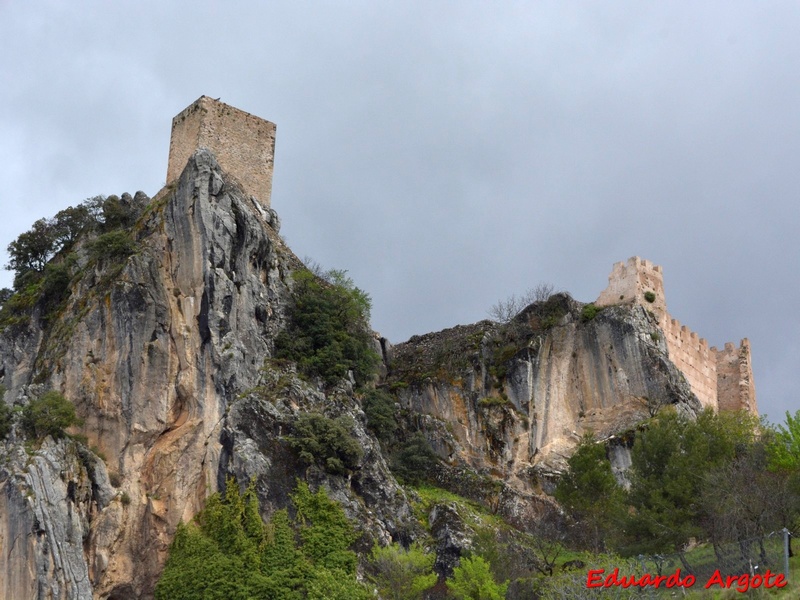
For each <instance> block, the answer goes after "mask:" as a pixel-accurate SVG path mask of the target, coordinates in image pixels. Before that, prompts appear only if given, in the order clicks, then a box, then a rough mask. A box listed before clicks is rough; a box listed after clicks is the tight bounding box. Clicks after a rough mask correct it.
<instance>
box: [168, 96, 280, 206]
mask: <svg viewBox="0 0 800 600" xmlns="http://www.w3.org/2000/svg"><path fill="white" fill-rule="evenodd" d="M199 148H207V149H208V150H211V152H213V153H214V156H215V157H216V159H217V162H219V164H220V166H221V167H222V169H223V171H225V172H226V173H228V174H229V175H231V176H233V177H234V178H235V179H236V180H237V181H238V183H239V184H240V185H241V186H242V188H243V189H244V191H245V192H246V193H247V194H248V195H250V196H253V197H255V198H256V199H257V200H258V201H259V203H260V204H261V206H262V207H264V209H269V207H270V201H271V196H272V169H273V162H274V155H275V124H274V123H270V122H269V121H265V120H264V119H260V118H258V117H256V116H253V115H251V114H250V113H246V112H244V111H243V110H239V109H238V108H234V107H233V106H229V105H227V104H225V103H224V102H220V101H219V100H214V99H213V98H209V97H208V96H201V97H200V98H198V99H197V100H196V101H195V102H194V103H192V104H191V105H190V106H188V107H187V108H185V109H184V110H183V111H181V112H180V113H179V114H178V115H177V116H176V117H175V118H174V119H173V120H172V136H171V138H170V143H169V164H168V166H167V184H170V183H172V182H174V181H175V180H177V179H178V177H179V176H180V174H181V172H182V171H183V169H184V167H185V166H186V163H187V162H188V161H189V158H190V157H191V156H192V154H194V152H195V150H197V149H199Z"/></svg>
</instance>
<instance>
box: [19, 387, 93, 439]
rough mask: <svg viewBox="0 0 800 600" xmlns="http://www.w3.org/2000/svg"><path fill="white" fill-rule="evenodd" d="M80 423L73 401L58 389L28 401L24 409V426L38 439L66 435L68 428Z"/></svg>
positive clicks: (31, 435) (29, 433)
mask: <svg viewBox="0 0 800 600" xmlns="http://www.w3.org/2000/svg"><path fill="white" fill-rule="evenodd" d="M78 424H80V419H78V417H77V415H76V414H75V407H74V406H73V405H72V403H71V402H70V401H69V400H67V399H66V398H64V396H62V395H61V394H60V393H58V392H56V391H50V392H47V393H45V394H43V395H42V396H41V397H39V398H36V399H34V400H31V401H30V402H28V404H27V405H26V406H25V408H23V409H22V427H23V428H24V429H25V432H26V433H27V434H28V435H29V436H30V437H34V438H37V439H41V438H44V437H47V436H48V435H50V436H53V438H55V439H59V438H62V437H64V436H65V435H66V431H65V430H66V429H67V428H68V427H71V426H72V425H78Z"/></svg>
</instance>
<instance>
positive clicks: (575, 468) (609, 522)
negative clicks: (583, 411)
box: [555, 435, 623, 552]
mask: <svg viewBox="0 0 800 600" xmlns="http://www.w3.org/2000/svg"><path fill="white" fill-rule="evenodd" d="M567 464H568V465H569V470H568V471H567V472H566V473H565V474H564V475H563V476H562V477H561V480H560V481H559V483H558V487H556V491H555V497H556V500H558V501H559V502H560V503H561V505H562V506H563V507H564V508H566V509H567V510H568V511H569V512H570V513H571V514H572V515H573V517H574V518H575V519H577V520H578V521H580V522H582V523H585V524H586V526H585V527H583V528H581V529H580V535H579V536H576V537H577V538H578V539H576V541H577V542H578V543H580V544H581V545H584V546H586V547H589V548H591V549H592V550H593V551H594V552H600V551H602V550H604V549H605V548H606V546H607V545H608V544H609V543H610V542H611V541H612V540H613V539H614V537H615V532H616V530H617V529H618V527H619V521H620V518H621V513H622V511H623V489H622V487H620V486H619V484H618V483H617V481H616V479H615V478H614V474H613V473H612V471H611V463H610V462H609V461H608V459H607V458H606V450H605V447H604V446H603V445H602V444H598V443H597V442H596V440H595V439H594V437H593V436H591V435H587V436H585V437H584V438H583V439H582V440H581V443H580V445H579V446H578V448H577V450H576V451H575V453H574V454H573V455H572V456H571V457H570V459H569V460H568V461H567Z"/></svg>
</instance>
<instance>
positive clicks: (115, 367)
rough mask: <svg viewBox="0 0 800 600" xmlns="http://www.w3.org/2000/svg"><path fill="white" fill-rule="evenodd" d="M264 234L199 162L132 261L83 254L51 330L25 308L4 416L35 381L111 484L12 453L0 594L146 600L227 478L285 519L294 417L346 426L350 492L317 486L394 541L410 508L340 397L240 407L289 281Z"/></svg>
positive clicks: (275, 243)
mask: <svg viewBox="0 0 800 600" xmlns="http://www.w3.org/2000/svg"><path fill="white" fill-rule="evenodd" d="M137 198H138V200H139V201H141V200H142V198H141V196H137ZM277 223H278V220H277V215H275V214H274V213H267V212H266V211H265V210H264V209H263V208H262V207H261V206H260V205H259V204H258V203H257V202H256V201H255V200H253V199H252V198H250V197H249V196H246V195H245V194H244V193H243V192H242V191H241V190H240V189H239V188H238V187H237V186H236V184H235V183H233V182H232V181H228V179H227V178H226V175H225V174H224V173H223V172H222V171H221V170H220V168H219V166H218V164H217V163H216V161H215V159H214V157H213V155H212V154H211V153H210V152H208V151H206V150H199V151H198V152H197V153H195V154H194V156H193V157H192V159H191V160H190V161H189V164H188V165H187V167H186V169H185V170H184V172H183V174H182V175H181V177H180V178H179V180H178V181H177V182H176V183H175V184H174V185H172V186H170V187H168V188H165V189H164V190H162V191H161V192H160V193H159V194H158V195H157V196H156V197H155V198H154V199H153V200H152V201H150V202H149V204H147V206H146V207H144V210H143V211H142V215H141V216H140V217H139V221H138V223H137V225H136V226H135V227H134V228H133V230H132V233H133V235H135V241H136V252H135V253H134V254H133V255H132V256H129V257H127V258H125V259H124V260H122V261H120V260H115V259H114V258H113V257H100V258H99V259H97V260H90V252H89V249H88V248H86V247H81V246H79V247H78V248H77V249H76V250H75V252H74V256H75V257H76V260H77V262H78V267H79V269H78V275H76V276H75V277H74V278H73V280H72V282H71V284H70V285H71V294H70V296H69V300H68V301H67V304H66V306H65V307H64V309H63V310H62V311H60V312H59V314H58V315H57V317H56V318H55V319H52V318H50V319H44V318H43V316H42V315H41V314H39V313H37V312H36V311H34V314H33V315H32V317H31V318H30V320H29V322H28V323H27V324H23V325H20V326H15V327H13V328H7V329H6V330H4V331H3V332H2V334H0V377H1V378H2V380H1V381H0V382H1V383H2V384H3V385H4V386H5V388H6V389H7V393H6V396H5V397H6V401H7V402H8V401H14V400H15V399H17V400H19V402H22V403H24V402H25V390H26V386H28V385H29V384H31V383H32V382H36V383H38V384H40V386H41V387H42V389H55V390H58V391H60V392H61V393H62V394H63V395H64V396H65V397H66V398H68V399H69V400H71V401H72V402H73V403H74V404H75V406H76V408H77V411H78V414H79V416H80V417H81V418H82V419H83V425H82V426H81V427H80V428H79V430H78V431H77V433H80V434H82V435H84V436H86V438H87V444H86V445H87V446H88V447H92V448H93V449H94V451H95V453H96V454H98V455H102V456H103V457H104V460H105V465H107V470H108V473H109V476H110V477H111V479H112V480H114V481H115V482H116V483H118V485H119V487H117V488H116V489H114V490H113V492H112V491H110V490H111V489H112V488H110V487H109V485H108V483H107V480H106V479H105V476H104V475H103V473H104V472H105V470H104V469H101V468H98V469H94V470H92V469H90V468H89V467H86V466H84V467H80V464H84V465H86V464H89V463H90V462H91V461H90V459H89V458H86V457H85V456H84V459H83V460H84V462H83V463H80V461H79V462H78V463H75V462H74V460H73V458H71V457H69V456H66V455H65V453H67V452H68V450H67V448H68V447H72V446H69V444H70V443H71V444H73V445H75V444H77V443H76V442H69V443H67V442H60V443H59V444H57V445H55V446H54V447H51V444H50V442H45V443H44V445H42V447H41V448H39V449H38V450H36V449H32V452H33V455H32V458H31V459H30V460H27V459H25V457H24V456H23V454H24V451H21V450H20V448H19V445H15V444H14V443H13V441H12V442H10V443H9V444H8V446H7V450H6V456H9V457H11V458H7V459H5V463H7V466H5V467H4V470H3V472H2V475H0V481H1V482H2V483H0V485H2V486H3V487H4V492H5V493H4V494H3V496H2V497H3V500H2V501H3V502H4V504H3V509H4V510H3V512H2V513H0V514H2V525H1V526H0V530H2V531H4V534H3V535H4V539H5V540H9V542H7V543H14V544H15V546H14V551H13V552H10V553H9V552H8V551H5V552H4V556H5V557H6V558H5V560H6V561H7V563H8V564H6V565H5V567H7V568H5V569H2V567H3V565H0V569H2V570H3V571H4V572H6V573H10V572H13V573H15V574H18V575H15V576H14V577H11V578H7V579H5V580H4V582H3V584H2V586H0V591H2V593H1V594H0V597H5V598H14V599H15V600H17V599H20V600H26V599H28V598H42V599H44V598H58V599H61V598H70V599H73V598H81V599H83V598H91V597H95V598H109V599H115V600H127V599H133V598H137V599H138V598H149V597H151V596H152V592H153V586H154V584H155V581H156V578H157V576H158V574H159V573H160V569H161V566H162V565H163V561H164V559H165V556H166V552H167V549H168V546H169V543H170V541H171V538H172V535H173V533H174V531H175V528H176V527H177V525H178V523H179V522H180V521H181V520H183V521H188V520H189V519H191V518H192V517H193V516H194V515H195V514H196V513H197V512H198V511H199V510H200V509H201V508H202V506H203V503H204V500H205V498H206V497H207V496H208V494H209V493H211V492H213V491H216V490H217V489H218V486H220V485H222V484H223V483H224V482H225V480H226V477H227V476H228V475H230V474H232V475H238V476H239V477H240V483H241V484H242V485H246V484H247V482H248V480H249V479H250V478H251V477H252V478H255V479H256V480H257V483H258V486H259V492H260V496H261V501H262V506H263V507H264V509H265V511H269V510H270V509H271V508H272V507H274V506H285V504H286V497H287V494H288V491H289V490H290V489H291V487H292V486H293V484H294V481H295V478H296V477H297V475H298V474H302V473H303V468H301V467H300V466H299V465H297V464H296V463H297V461H296V459H294V458H293V457H292V452H291V449H290V447H289V445H288V444H287V443H286V442H285V440H283V441H282V440H281V439H280V438H281V435H282V431H281V429H282V428H283V429H284V432H285V430H287V429H288V430H291V426H292V420H293V419H294V418H295V417H296V415H297V414H299V412H301V411H303V410H312V409H313V410H316V411H319V412H325V411H327V412H335V413H342V412H347V413H348V414H351V415H352V422H353V435H354V436H356V438H357V439H358V441H359V443H360V444H361V445H362V447H363V448H365V457H364V465H363V468H361V469H359V470H358V471H359V472H358V473H357V474H356V475H354V476H353V477H352V478H350V479H349V480H348V479H343V478H341V477H339V478H336V477H327V476H325V475H324V473H323V474H318V475H317V482H318V483H325V484H326V485H327V486H329V488H330V489H331V492H332V495H333V497H334V498H336V499H337V500H339V501H341V502H342V503H343V505H344V506H345V508H346V510H347V512H348V513H349V514H350V515H351V516H353V517H358V522H360V523H362V524H364V526H365V527H369V529H370V531H371V533H372V535H373V536H374V537H375V538H377V539H383V540H384V541H385V540H388V539H389V537H390V536H391V535H392V534H393V533H395V532H396V531H399V530H401V529H403V528H404V527H407V523H406V521H408V520H409V517H410V511H409V508H408V504H407V502H406V499H405V496H404V494H403V492H402V490H401V489H400V488H399V487H398V486H397V484H396V482H395V481H394V479H393V478H392V477H391V475H390V474H389V472H388V469H387V467H386V464H385V462H384V461H383V459H382V457H380V452H379V450H378V446H377V442H376V441H375V440H374V438H372V437H371V436H370V435H369V434H367V433H366V431H365V429H364V426H363V414H362V413H360V409H359V407H358V402H357V401H356V400H355V398H354V397H353V394H352V389H343V390H340V391H339V392H338V393H337V394H336V398H335V400H332V399H331V398H329V397H328V396H326V395H325V394H323V393H322V392H319V391H317V390H315V389H314V388H313V387H311V386H308V385H306V384H302V383H301V382H299V381H298V380H297V378H296V377H292V376H289V377H288V378H286V379H287V381H289V382H291V384H290V385H289V386H288V387H287V388H285V389H284V388H281V389H280V390H277V389H276V390H274V393H273V397H272V399H271V400H272V402H270V401H266V400H264V399H263V398H260V397H257V396H254V395H253V394H252V393H250V392H251V390H253V389H255V388H257V387H258V386H260V385H262V384H263V383H264V382H263V377H264V376H265V375H264V371H263V370H262V368H263V366H264V361H265V359H266V358H267V357H269V356H270V353H271V351H272V344H273V340H274V338H275V334H276V332H277V331H278V330H279V329H281V328H282V326H283V323H284V313H285V310H286V306H287V302H288V299H289V296H290V291H291V286H292V278H291V273H292V272H293V270H295V269H297V268H300V267H301V266H302V265H301V263H300V262H299V261H298V260H297V258H296V257H295V256H294V255H293V254H292V253H291V251H289V250H288V248H286V247H285V245H284V244H283V242H282V240H281V239H280V237H279V236H278V235H277V232H276V230H275V227H277ZM271 225H272V226H271ZM77 446H78V447H82V446H81V445H80V444H77ZM20 452H22V454H20ZM58 452H60V454H58ZM74 452H77V453H79V454H80V453H83V455H88V454H90V453H89V452H88V451H86V450H75V451H74ZM97 460H99V459H97ZM70 461H72V462H70ZM73 463H74V464H73ZM92 464H96V461H95V463H92ZM71 465H72V466H71ZM81 469H83V470H81ZM312 475H313V473H312ZM89 481H91V482H92V483H91V485H89V484H88V483H87V482H89ZM42 490H43V493H42ZM64 490H67V491H66V492H65V491H64ZM70 490H71V491H70ZM78 492H80V493H78ZM56 505H57V506H56ZM2 527H4V528H5V529H2ZM5 547H6V546H4V548H5ZM17 548H18V550H17ZM9 561H10V562H9Z"/></svg>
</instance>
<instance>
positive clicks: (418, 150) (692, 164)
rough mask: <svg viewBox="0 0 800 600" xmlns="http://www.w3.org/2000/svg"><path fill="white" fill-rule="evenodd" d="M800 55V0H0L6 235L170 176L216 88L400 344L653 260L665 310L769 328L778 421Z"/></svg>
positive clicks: (785, 383) (792, 365)
mask: <svg viewBox="0 0 800 600" xmlns="http://www.w3.org/2000/svg"><path fill="white" fill-rule="evenodd" d="M799 73H800V4H798V3H796V2H755V1H754V2H737V1H730V0H727V1H725V2H708V1H704V2H642V1H641V0H636V1H627V2H626V1H615V2H565V1H558V2H535V3H534V2H528V3H512V2H507V3H500V2H491V3H489V2H484V3H479V2H468V1H457V2H456V1H453V2H434V1H430V0H429V1H425V2H374V1H369V2H340V3H333V2H298V1H292V2H280V3H278V2H255V1H254V2H221V1H220V2H212V1H206V0H195V1H193V2H164V1H163V0H162V1H161V2H150V1H143V0H138V1H136V2H113V3H111V2H105V1H103V2H99V1H98V2H66V1H62V2H37V1H24V2H23V1H20V0H0V165H2V166H0V173H2V188H0V208H2V219H1V220H0V247H2V249H5V247H6V246H7V245H8V243H9V242H11V241H12V240H13V239H14V238H15V237H16V236H17V235H18V234H19V233H21V232H22V231H24V230H26V229H28V228H29V227H30V225H31V223H32V222H33V221H34V220H35V219H37V218H39V217H45V216H52V215H53V214H55V213H56V212H57V211H58V210H60V209H62V208H65V207H66V206H69V205H74V204H76V203H79V202H81V201H82V200H84V199H85V198H87V197H90V196H94V195H97V194H104V195H108V194H114V193H116V194H121V193H122V192H126V191H127V192H131V193H133V192H135V191H136V190H140V189H141V190H143V191H145V192H147V193H148V194H149V195H153V194H155V192H157V191H158V189H159V188H160V187H161V186H162V185H163V184H164V183H165V181H164V180H165V177H166V170H167V154H168V143H169V134H170V123H171V119H172V117H173V116H174V115H175V114H177V113H178V112H179V111H181V110H182V109H183V108H184V107H186V106H187V105H189V104H190V103H191V102H193V101H194V100H195V99H197V98H198V97H199V96H200V95H202V94H206V95H208V96H212V97H215V98H216V97H221V99H222V101H224V102H227V103H229V104H232V105H233V106H236V107H238V108H241V109H243V110H246V111H248V112H251V113H253V114H256V115H258V116H260V117H263V118H265V119H268V120H270V121H273V122H275V123H276V124H277V126H278V134H277V147H276V159H275V175H274V188H273V195H272V205H273V207H274V208H275V209H276V210H277V211H278V213H279V214H280V216H281V219H282V221H283V229H282V233H283V234H284V235H285V236H286V238H287V240H288V242H289V244H290V245H291V246H292V248H293V249H294V251H295V252H296V253H297V254H298V255H299V256H301V257H302V256H304V255H309V256H312V257H314V258H315V259H316V260H318V261H319V262H321V263H322V264H323V265H325V266H331V267H338V268H345V269H348V270H349V271H350V274H351V275H352V276H353V278H354V279H355V281H356V283H357V284H358V285H359V286H360V287H362V288H364V289H365V290H366V291H368V292H369V293H370V294H371V295H372V299H373V303H374V308H373V326H374V328H375V329H377V330H378V331H380V332H381V333H382V334H383V335H385V336H386V337H388V338H389V339H390V340H391V341H393V342H400V341H403V340H405V339H407V338H408V337H409V336H411V335H413V334H415V333H425V332H428V331H432V330H437V329H442V328H445V327H449V326H452V325H456V324H459V323H462V324H463V323H470V322H474V321H477V320H480V319H482V318H485V317H486V316H487V310H488V309H489V308H490V307H491V306H492V304H493V303H495V302H496V301H497V300H498V299H501V298H505V297H507V296H509V295H510V294H512V293H521V292H524V291H525V290H526V289H527V288H529V287H531V286H533V285H535V284H536V283H538V282H540V281H546V282H552V283H553V284H554V285H555V286H556V287H557V288H559V289H564V290H567V291H569V292H570V293H572V295H573V296H574V297H575V298H576V299H578V300H581V301H585V302H586V301H591V300H593V299H595V298H596V297H597V295H598V293H599V292H600V291H601V290H602V289H603V288H604V287H605V285H606V282H607V276H608V273H609V272H610V270H611V266H612V264H613V263H614V262H616V261H620V260H625V259H627V258H628V257H630V256H633V255H639V256H642V257H645V258H648V259H650V260H652V261H654V262H656V263H657V264H660V265H662V266H663V268H664V279H665V286H666V297H667V304H668V307H669V310H670V312H671V313H672V315H673V316H674V317H676V318H678V319H680V320H681V321H682V322H683V323H684V324H686V325H688V326H689V327H691V328H692V329H693V330H695V331H697V332H698V333H699V334H700V335H702V336H704V337H706V338H707V339H708V340H709V343H711V344H712V345H721V344H724V343H725V342H726V341H734V342H737V343H738V342H739V340H740V339H741V338H743V337H748V338H749V339H750V341H751V344H752V348H753V365H754V373H755V382H756V388H757V393H758V400H759V406H760V409H761V411H762V413H763V412H766V413H768V414H769V416H770V418H771V420H773V421H782V420H783V413H784V411H786V410H791V411H795V410H797V409H798V408H800V401H798V389H797V388H798V379H799V377H798V367H800V342H798V340H800V317H798V315H799V314H800V310H799V309H798V306H797V305H798V302H800V283H798V273H799V272H800V268H799V267H800V251H798V241H797V228H798V225H800V207H799V205H798V192H800V77H798V74H799ZM0 260H2V262H3V263H5V262H6V261H7V256H6V255H5V254H3V255H2V257H0ZM10 283H11V274H10V273H9V272H6V271H3V272H2V273H0V286H10Z"/></svg>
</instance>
